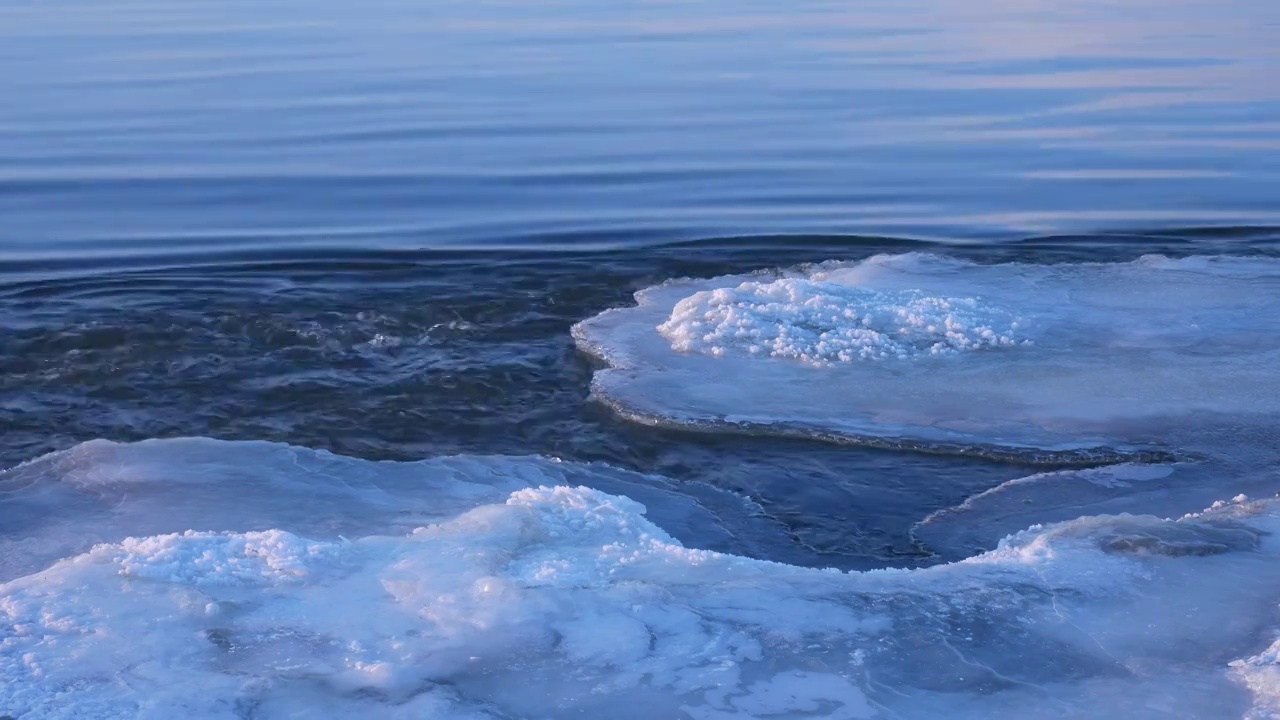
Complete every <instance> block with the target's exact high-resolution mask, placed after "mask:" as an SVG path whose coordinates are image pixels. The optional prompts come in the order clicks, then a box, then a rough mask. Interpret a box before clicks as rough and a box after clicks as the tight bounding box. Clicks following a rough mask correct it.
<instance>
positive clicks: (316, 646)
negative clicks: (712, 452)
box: [0, 441, 1280, 720]
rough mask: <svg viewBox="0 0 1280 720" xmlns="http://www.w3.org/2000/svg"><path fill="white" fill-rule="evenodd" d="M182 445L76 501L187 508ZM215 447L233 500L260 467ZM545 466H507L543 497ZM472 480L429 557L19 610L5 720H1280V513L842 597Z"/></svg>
mask: <svg viewBox="0 0 1280 720" xmlns="http://www.w3.org/2000/svg"><path fill="white" fill-rule="evenodd" d="M177 442H178V446H177V447H176V448H175V447H172V446H170V445H169V443H165V442H158V443H147V444H144V445H142V446H127V447H123V448H120V447H116V448H115V449H116V450H117V451H118V452H116V453H115V455H116V456H117V457H119V456H125V457H127V458H128V459H129V460H130V462H128V463H126V467H123V468H122V467H121V466H120V465H119V464H116V463H114V462H113V460H112V458H111V457H108V456H107V455H109V454H108V453H103V452H102V450H103V449H104V448H103V446H102V445H95V446H93V447H91V448H89V450H90V451H92V452H89V453H88V454H90V455H96V456H97V457H98V459H99V460H101V461H102V462H100V463H97V462H93V461H90V460H86V459H83V458H82V461H81V462H80V463H79V464H77V465H76V467H77V469H78V470H77V477H79V478H80V479H82V480H83V479H86V478H94V477H96V478H99V479H103V478H105V477H107V476H110V475H112V474H113V473H116V472H119V471H120V470H121V469H123V470H128V469H129V467H134V468H136V467H140V466H142V465H146V464H148V462H150V464H151V466H152V467H154V468H155V469H157V470H160V469H163V470H164V474H165V475H166V476H168V477H169V478H171V482H179V483H181V482H184V480H183V478H184V464H183V462H182V461H181V460H180V459H179V458H180V456H181V454H182V453H181V451H182V450H183V448H184V446H183V444H182V443H184V442H185V443H187V444H186V446H185V448H186V449H187V450H190V449H192V445H191V442H190V441H177ZM211 445H213V446H215V447H214V448H213V449H214V450H216V451H217V453H216V454H217V455H218V456H219V457H220V458H221V462H222V468H223V470H222V472H223V473H228V474H231V475H232V476H234V471H235V470H236V469H237V468H239V469H240V470H246V471H247V470H248V469H249V468H250V467H251V466H253V465H254V464H256V463H258V462H259V461H260V459H261V448H260V447H246V446H245V445H243V444H217V443H211ZM195 449H199V445H198V444H197V445H196V446H195ZM175 450H176V451H178V452H175ZM303 461H304V464H305V462H306V459H305V457H304V458H303ZM525 462H526V463H529V466H528V467H527V468H525V469H524V470H522V469H521V466H520V464H519V463H518V462H517V461H508V462H507V463H506V464H505V465H503V466H501V467H503V468H505V470H503V472H510V473H512V474H517V475H519V474H524V473H526V472H528V471H532V472H533V473H534V474H540V473H542V472H544V468H543V467H542V466H540V465H539V464H538V463H537V461H534V460H527V461H525ZM242 463H243V464H244V466H243V467H242V466H241V464H242ZM43 467H44V471H45V472H57V469H56V467H55V466H53V465H45V466H43ZM340 468H342V469H344V471H345V473H346V475H341V476H337V477H336V480H340V481H341V480H350V481H352V482H353V483H355V484H356V485H364V484H366V483H369V482H371V481H372V482H373V483H375V484H376V483H377V482H379V480H378V475H379V474H381V473H383V472H390V473H392V474H394V473H396V472H397V469H398V468H399V469H400V470H403V469H404V468H402V467H401V466H400V465H396V464H380V463H363V462H360V461H354V460H349V461H348V464H347V465H343V466H338V465H333V464H330V465H328V466H327V467H326V470H327V471H328V472H330V473H332V472H334V471H337V470H339V469H340ZM469 468H470V469H466V468H461V469H459V470H458V475H456V476H454V477H453V479H452V480H450V481H448V482H446V481H444V480H442V479H439V478H438V479H437V480H438V482H439V483H440V485H439V488H438V492H441V493H443V496H445V497H449V498H451V500H450V501H449V505H450V507H449V509H448V510H446V511H442V512H440V513H439V514H437V515H436V518H435V519H434V520H432V521H429V522H426V523H424V524H423V525H421V526H420V527H418V528H416V529H412V530H408V531H403V532H376V531H375V532H369V533H366V534H364V535H362V536H360V537H345V538H333V539H326V540H317V539H308V538H307V537H305V536H302V535H298V534H297V533H293V532H286V531H283V530H261V531H248V532H246V531H225V532H211V531H201V532H184V533H176V534H166V535H160V536H154V537H138V538H133V539H125V540H121V541H115V542H110V543H105V544H102V545H99V546H97V547H95V548H93V549H91V550H89V551H87V552H85V553H83V554H80V555H77V556H75V557H70V558H68V559H65V560H62V561H60V562H57V563H56V564H54V565H52V566H51V567H48V568H47V569H44V570H41V571H39V572H35V573H33V574H29V575H26V576H24V577H20V578H16V579H13V580H10V581H8V582H5V583H3V584H0V677H2V678H3V679H4V682H3V683H0V715H6V714H7V715H10V716H13V717H20V718H23V719H24V720H41V719H44V718H95V719H100V718H154V719H156V720H159V719H160V718H172V717H184V718H196V719H205V718H218V719H224V718H225V719H226V720H231V719H232V718H244V717H255V718H283V717H361V718H396V719H400V718H403V719H405V720H408V719H409V718H423V717H439V718H492V719H496V718H516V717H520V718H524V717H530V718H570V717H572V718H579V717H609V718H616V719H617V720H632V719H634V720H640V719H642V718H643V719H648V718H654V717H662V718H677V719H679V718H685V719H687V720H702V719H716V720H720V719H723V718H737V719H745V718H760V717H769V718H776V719H787V718H814V717H822V718H841V719H846V720H848V719H855V718H856V719H861V718H902V717H940V716H945V717H950V718H983V719H987V718H996V719H998V718H1026V717H1036V718H1082V717H1125V718H1167V717H1179V718H1213V719H1217V718H1226V717H1240V716H1242V715H1245V714H1247V713H1254V714H1255V716H1257V717H1266V716H1267V713H1268V712H1270V710H1271V709H1274V708H1275V707H1278V706H1277V705H1276V702H1277V700H1276V698H1277V681H1276V673H1275V671H1274V667H1275V660H1274V657H1275V655H1276V653H1275V652H1274V651H1267V652H1263V653H1262V654H1257V653H1258V649H1259V648H1263V647H1266V646H1267V644H1268V643H1270V642H1272V641H1273V640H1274V639H1275V631H1274V629H1273V625H1274V623H1273V621H1272V618H1273V617H1274V609H1275V604H1276V602H1277V600H1280V562H1278V561H1280V557H1277V555H1278V554H1280V543H1277V542H1276V541H1275V539H1274V538H1275V537H1276V535H1274V534H1271V535H1268V534H1266V533H1274V532H1275V531H1277V530H1280V506H1278V505H1277V501H1265V502H1249V501H1247V500H1244V499H1243V498H1239V499H1237V500H1235V501H1232V502H1228V503H1225V504H1223V505H1221V506H1220V507H1217V508H1215V509H1211V510H1208V511H1205V512H1203V513H1197V514H1195V515H1191V516H1187V517H1185V518H1183V519H1180V520H1161V519H1157V518H1154V517H1142V516H1114V517H1094V518H1083V519H1079V520H1074V521H1071V522H1067V523H1062V524H1058V525H1052V526H1047V527H1037V528H1033V529H1031V530H1028V531H1025V532H1021V533H1018V534H1015V535H1013V536H1011V537H1009V538H1007V539H1006V540H1004V541H1003V542H1002V543H1001V544H1000V546H999V547H998V548H997V549H996V550H994V551H992V552H989V553H986V554H984V555H981V556H978V557H975V558H972V559H970V560H967V561H963V562H958V563H954V564H951V565H944V566H938V567H933V568H929V569H924V570H916V571H882V572H873V573H863V574H843V573H839V572H834V571H821V570H809V569H801V568H795V567H790V566H786V565H780V564H775V563H767V562H760V561H755V560H749V559H745V558H741V557H735V556H732V555H726V554H722V553H716V552H710V551H706V550H700V549H694V548H689V547H686V546H684V545H683V544H681V543H679V542H677V541H676V540H675V539H673V538H672V537H671V535H670V534H668V533H667V532H665V531H664V530H663V529H662V528H660V527H659V526H657V525H655V524H654V523H653V522H652V521H650V519H648V518H647V517H646V516H645V508H644V506H643V505H641V504H640V503H637V502H635V501H633V500H629V499H627V498H624V497H620V496H617V495H613V494H608V493H604V492H601V491H599V490H592V489H588V488H585V487H570V486H565V485H556V486H537V485H535V486H527V487H520V488H517V489H514V490H509V491H508V490H500V491H497V496H496V497H495V496H494V494H492V493H489V492H480V493H477V492H474V491H473V489H469V488H468V483H475V484H478V485H485V486H489V487H493V486H494V484H495V478H493V477H491V473H492V470H493V466H489V467H486V466H485V465H484V464H483V463H476V464H472V465H470V466H469ZM419 469H421V468H419ZM204 471H205V472H206V473H209V472H210V471H209V468H208V467H205V468H204ZM472 471H474V472H475V473H476V474H475V475H469V474H468V473H470V472H472ZM451 483H458V484H459V486H458V487H457V488H456V490H457V492H450V484H451ZM499 484H500V483H499ZM517 484H520V483H517ZM230 487H231V488H232V490H231V491H232V492H233V493H234V492H236V491H237V490H239V489H242V487H243V486H237V485H235V484H232V485H231V486H230ZM33 489H38V484H34V483H33V484H31V485H29V486H28V487H27V488H26V489H17V490H15V491H14V492H15V493H16V494H19V495H20V494H23V493H25V492H28V491H31V490H33ZM466 497H469V498H470V499H469V500H464V499H463V498H466ZM124 502H125V503H128V502H131V501H129V500H125V501H124ZM394 515H395V513H394V511H391V510H390V509H388V511H387V512H386V513H385V515H384V517H385V518H390V517H394ZM21 532H22V531H18V534H21ZM1135 619H1137V621H1135ZM1236 658H1240V659H1241V660H1240V662H1236V663H1232V661H1233V660H1234V659H1236Z"/></svg>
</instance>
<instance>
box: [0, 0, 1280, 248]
mask: <svg viewBox="0 0 1280 720" xmlns="http://www.w3.org/2000/svg"><path fill="white" fill-rule="evenodd" d="M1277 23H1280V10H1277V9H1276V8H1275V7H1274V5H1273V4H1272V3H1268V2H1263V1H1262V0H1231V1H1230V2H1227V3H1210V2H1204V1H1203V0H1176V1H1174V2H1169V1H1168V0H1162V1H1160V2H1155V1H1154V0H1131V1H1130V2H1126V3H1124V4H1123V6H1122V7H1119V8H1117V7H1115V6H1114V4H1109V3H1100V2H1077V3H1072V4H1071V6H1070V7H1063V6H1057V5H1044V4H1040V3H1031V2H1017V3H999V4H990V3H977V4H975V3H959V2H944V1H942V0H914V1H913V2H910V3H905V4H904V3H902V2H875V3H860V4H859V5H858V6H857V7H849V6H848V5H847V3H834V2H815V3H804V4H802V5H801V6H798V7H797V6H796V5H795V4H793V3H777V2H753V3H750V4H747V5H745V6H742V5H730V4H727V3H723V2H699V3H658V2H653V3H633V4H629V5H627V6H625V7H616V8H614V7H610V8H601V7H597V6H596V5H595V4H593V3H587V2H557V3H535V4H532V5H531V4H529V3H515V2H510V3H502V2H497V3H471V2H437V3H431V4H430V6H423V5H422V4H420V3H404V2H378V3H375V4H372V5H370V4H368V3H361V4H359V5H352V4H340V3H315V2H299V1H295V0H285V1H283V2H276V3H271V4H268V5H265V6H264V5H263V4H261V3H251V2H234V1H233V2H226V1H223V0H219V1H217V2H214V1H212V0H210V1H203V0H197V1H196V2H189V3H183V4H182V5H181V7H175V6H172V5H169V4H157V3H135V2H130V3H126V4H123V5H121V4H117V5H113V6H112V7H111V8H110V10H107V9H103V8H101V7H99V6H97V5H95V4H93V3H86V2H80V3H61V4H59V6H58V7H57V8H48V7H44V6H40V5H35V4H28V3H18V2H10V3H6V4H5V5H4V6H3V7H2V8H0V28H2V29H0V41H3V43H2V45H3V50H0V53H2V54H0V85H2V86H3V88H4V90H5V99H6V102H5V111H4V115H3V117H2V118H0V120H2V121H0V163H2V164H0V212H2V213H3V216H4V217H5V219H6V222H5V228H4V231H3V249H2V250H0V252H3V255H0V261H3V262H5V263H6V265H11V264H12V263H14V262H23V261H26V262H27V263H35V262H37V261H38V262H39V263H40V265H39V267H44V268H48V267H51V266H55V265H57V266H61V265H64V264H68V263H71V264H78V265H79V266H82V267H90V268H93V267H96V266H97V265H95V263H97V264H101V263H107V262H109V261H110V262H120V261H121V259H122V258H128V259H129V260H130V262H132V263H134V264H153V263H156V262H160V261H161V259H166V258H172V259H175V261H178V262H189V261H191V260H193V259H199V258H209V257H214V258H218V259H226V258H234V259H239V258H245V257H258V256H262V255H271V256H279V255H281V254H285V253H286V252H288V253H303V252H318V253H325V252H348V251H351V250H353V249H354V250H364V251H368V250H372V249H416V248H442V247H447V248H460V247H470V248H475V247H485V248H511V247H521V248H552V247H554V248H559V249H581V248H617V247H624V246H632V247H634V246H637V245H642V244H652V243H658V242H665V241H671V240H687V239H699V238H708V237H726V236H736V235H759V234H775V233H781V234H795V233H807V234H815V233H856V234H861V235H889V236H894V237H925V238H934V239H945V240H957V239H968V240H978V241H983V242H986V241H991V240H996V239H1012V238H1021V237H1025V236H1031V235H1037V236H1038V235H1050V234H1060V233H1067V232H1073V233H1079V232H1098V231H1129V230H1135V229H1141V230H1153V229H1154V230H1167V229H1170V228H1187V227H1200V226H1214V227H1223V226H1226V227H1239V226H1270V227H1274V226H1276V225H1277V224H1280V221H1278V220H1277V211H1276V208H1275V206H1274V197H1275V184H1276V182H1277V174H1278V172H1280V161H1278V160H1277V157H1280V155H1278V154H1277V153H1276V152H1275V151H1276V150H1277V149H1278V148H1280V121H1277V117H1280V112H1277V110H1278V109H1280V89H1277V86H1276V83H1274V82H1272V79H1273V78H1274V76H1275V73H1276V69H1277V67H1280V50H1277V49H1276V44H1275V43H1274V42H1273V40H1274V35H1275V32H1276V28H1277V27H1280V25H1278V24H1277ZM55 208H56V212H55V211H54V209H55Z"/></svg>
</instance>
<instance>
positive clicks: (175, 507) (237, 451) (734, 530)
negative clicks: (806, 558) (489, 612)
mask: <svg viewBox="0 0 1280 720" xmlns="http://www.w3.org/2000/svg"><path fill="white" fill-rule="evenodd" d="M564 484H569V485H589V486H591V487H595V488H599V489H602V490H606V491H608V492H612V493H615V494H619V495H626V496H629V497H632V498H635V499H637V500H639V501H641V502H644V503H646V504H647V505H648V506H649V507H650V508H651V512H652V513H653V517H655V519H657V520H658V521H659V522H661V523H662V524H663V526H664V527H666V528H668V529H670V531H671V532H672V533H673V534H675V535H676V536H677V537H680V538H682V539H684V540H685V541H687V542H692V543H696V544H698V545H699V546H701V547H708V548H715V549H722V550H729V549H732V550H734V551H736V552H746V553H750V554H760V553H766V552H767V549H768V547H771V546H774V545H778V544H782V543H785V541H786V536H785V534H784V530H783V529H782V528H780V527H775V526H773V525H772V524H771V523H769V522H767V521H766V520H765V519H763V518H762V517H761V516H760V514H759V513H758V512H757V508H756V507H755V506H754V505H752V504H751V503H749V502H748V501H746V500H744V499H743V498H740V497H738V496H736V495H733V494H731V493H727V492H723V491H719V490H716V489H715V488H712V487H710V486H707V485H702V484H698V483H682V484H680V485H679V486H677V485H676V484H675V483H674V482H672V481H670V480H667V479H666V478H660V477H655V476H650V475H640V474H637V473H630V472H626V471H623V470H618V469H616V468H613V467H609V466H607V465H600V464H580V463H567V462H560V461H557V460H553V459H547V458H538V457H499V456H455V457H441V458H433V459H429V460H423V461H420V462H368V461H364V460H358V459H355V458H348V457H342V456H339V455H333V454H331V453H327V452H323V451H317V450H310V449H307V448H301V447H291V446H288V445H281V444H277V443H269V442H219V441H215V440H209V439H204V438H185V439H169V440H150V441H145V442H140V443H134V444H119V443H112V442H107V441H93V442H88V443H84V444H82V445H78V446H76V447H74V448H71V449H69V450H66V451H63V452H59V453H53V454H51V455H47V456H45V457H42V458H39V459H37V460H34V461H32V462H29V463H26V464H24V465H21V466H19V467H17V468H12V469H9V470H4V471H0V581H3V580H8V579H11V578H13V577H17V576H19V575H25V574H29V573H31V572H34V571H36V570H39V569H42V568H44V567H47V566H48V565H49V564H51V563H52V562H54V561H55V560H58V559H60V558H65V557H69V556H72V555H78V554H80V553H82V552H85V551H86V550H88V549H89V548H90V547H92V546H93V545H94V544H95V543H102V542H119V541H120V540H122V539H124V538H125V537H127V536H130V535H143V536H145V535H156V534H164V533H172V532H181V531H184V530H239V531H247V530H269V529H273V528H275V529H284V530H287V531H289V532H293V533H298V534H300V535H305V536H307V537H311V538H316V539H336V538H338V537H341V536H345V537H361V536H364V535H367V534H370V533H375V532H377V533H403V532H408V531H410V530H412V529H413V528H415V527H420V526H422V525H424V524H427V523H431V522H435V521H438V520H440V519H442V518H450V517H453V516H455V515H457V514H458V513H459V512H461V511H463V510H467V509H470V508H473V507H475V506H476V505H478V504H482V503H494V502H501V501H502V500H503V499H504V498H506V497H507V495H508V494H509V493H511V492H513V491H515V490H518V489H521V488H526V487H536V486H542V485H564Z"/></svg>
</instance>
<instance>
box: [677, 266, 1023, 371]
mask: <svg viewBox="0 0 1280 720" xmlns="http://www.w3.org/2000/svg"><path fill="white" fill-rule="evenodd" d="M1018 328H1019V321H1018V319H1017V318H1016V317H1015V316H1014V315H1013V314H1011V313H1010V312H1008V311H1007V310H1004V309H1002V308H997V307H993V306H991V305H988V304H987V303H985V302H984V301H983V300H982V299H981V298H976V297H937V296H932V295H926V294H924V293H923V292H921V291H919V290H904V291H897V292H880V291H877V290H869V289H865V288H859V287H849V286H846V285H841V284H839V283H836V282H826V281H821V280H816V279H815V280H810V279H804V278H782V279H779V280H774V281H773V282H759V281H747V282H744V283H742V284H740V285H738V286H736V287H725V288H717V289H715V290H703V291H701V292H696V293H694V294H693V295H690V296H689V297H687V298H685V299H683V300H681V301H680V302H678V303H676V306H675V307H674V308H673V309H672V310H671V317H670V318H668V319H667V321H666V322H664V323H662V324H661V325H659V326H658V332H659V333H661V334H662V336H663V337H665V338H666V339H667V340H668V341H670V343H671V347H672V349H674V350H677V351H680V352H696V353H702V354H705V355H713V356H716V357H719V356H723V355H726V354H746V355H763V356H768V357H774V358H787V359H792V360H799V361H801V362H804V363H808V364H811V365H830V364H832V363H847V362H854V361H857V360H885V359H890V358H896V359H899V360H905V359H908V358H914V357H919V356H927V355H949V354H953V353H957V352H963V351H966V350H981V349H985V348H995V347H1009V346H1013V345H1019V344H1030V342H1031V341H1030V340H1025V339H1019V332H1018Z"/></svg>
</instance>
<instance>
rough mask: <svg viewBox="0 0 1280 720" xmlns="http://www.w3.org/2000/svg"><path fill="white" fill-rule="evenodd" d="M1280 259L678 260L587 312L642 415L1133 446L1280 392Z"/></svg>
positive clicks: (593, 337)
mask: <svg viewBox="0 0 1280 720" xmlns="http://www.w3.org/2000/svg"><path fill="white" fill-rule="evenodd" d="M1276 298H1280V260H1276V259H1268V258H1246V257H1189V258H1182V259H1171V258H1166V257H1163V256H1147V257H1143V258H1140V259H1138V260H1134V261H1132V262H1123V263H1077V264H1059V265H1029V264H1019V263H1006V264H997V265H981V264H975V263H969V262H966V261H963V260H957V259H951V258H944V257H939V256H934V255H928V254H920V253H910V254H905V255H880V256H876V257H872V258H869V259H867V260H862V261H857V262H851V263H834V262H833V263H825V264H822V265H819V266H815V267H811V268H808V269H801V270H795V271H785V272H780V273H774V274H771V275H753V276H730V277H721V278H713V279H709V280H692V279H691V280H676V281H671V282H668V283H665V284H662V285H659V286H656V287H652V288H649V289H647V290H643V291H641V292H639V293H637V295H636V300H637V305H635V306H633V307H624V308H616V309H613V310H609V311H606V312H604V313H602V314H600V315H598V316H596V317H594V318H591V319H589V320H586V321H584V322H582V323H579V324H578V325H577V326H576V327H575V328H574V335H575V337H576V339H577V340H578V343H579V345H580V346H581V347H583V348H584V349H586V350H588V351H589V352H592V353H593V354H596V355H598V356H600V357H601V358H603V359H604V360H605V361H606V362H607V363H608V366H609V367H607V368H605V369H602V370H600V371H599V372H598V373H597V374H596V377H595V380H594V383H593V390H594V392H595V393H596V395H597V396H599V397H600V398H602V399H604V400H605V401H607V402H609V403H610V404H612V405H613V406H614V407H616V408H617V409H618V410H619V411H621V412H622V413H623V414H624V415H627V416H629V417H632V418H634V419H638V420H643V421H646V422H664V423H675V424H687V425H693V426H699V425H702V426H705V425H711V426H719V427H738V428H749V429H751V430H755V431H761V430H763V431H768V430H770V429H773V430H777V431H785V432H792V433H795V432H799V433H801V434H812V435H819V436H821V435H836V436H844V437H847V438H854V439H873V440H883V441H890V442H896V441H906V442H909V443H915V444H918V445H925V446H928V445H936V446H939V447H942V446H952V447H955V446H961V447H995V448H1006V449H1015V450H1017V449H1027V450H1035V449H1039V450H1058V451H1073V450H1083V449H1087V448H1091V447H1119V448H1126V447H1127V448H1138V447H1146V446H1148V445H1150V444H1152V443H1156V444H1158V442H1159V438H1160V437H1161V436H1162V435H1163V434H1164V433H1165V431H1167V429H1169V428H1172V427H1185V426H1186V425H1187V424H1188V423H1197V424H1212V423H1214V422H1216V421H1217V419H1218V418H1240V417H1259V416H1265V415H1268V414H1273V413H1277V412H1280V373H1277V372H1276V371H1275V370H1274V368H1276V367H1280V313H1276V312H1275V302H1276Z"/></svg>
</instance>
